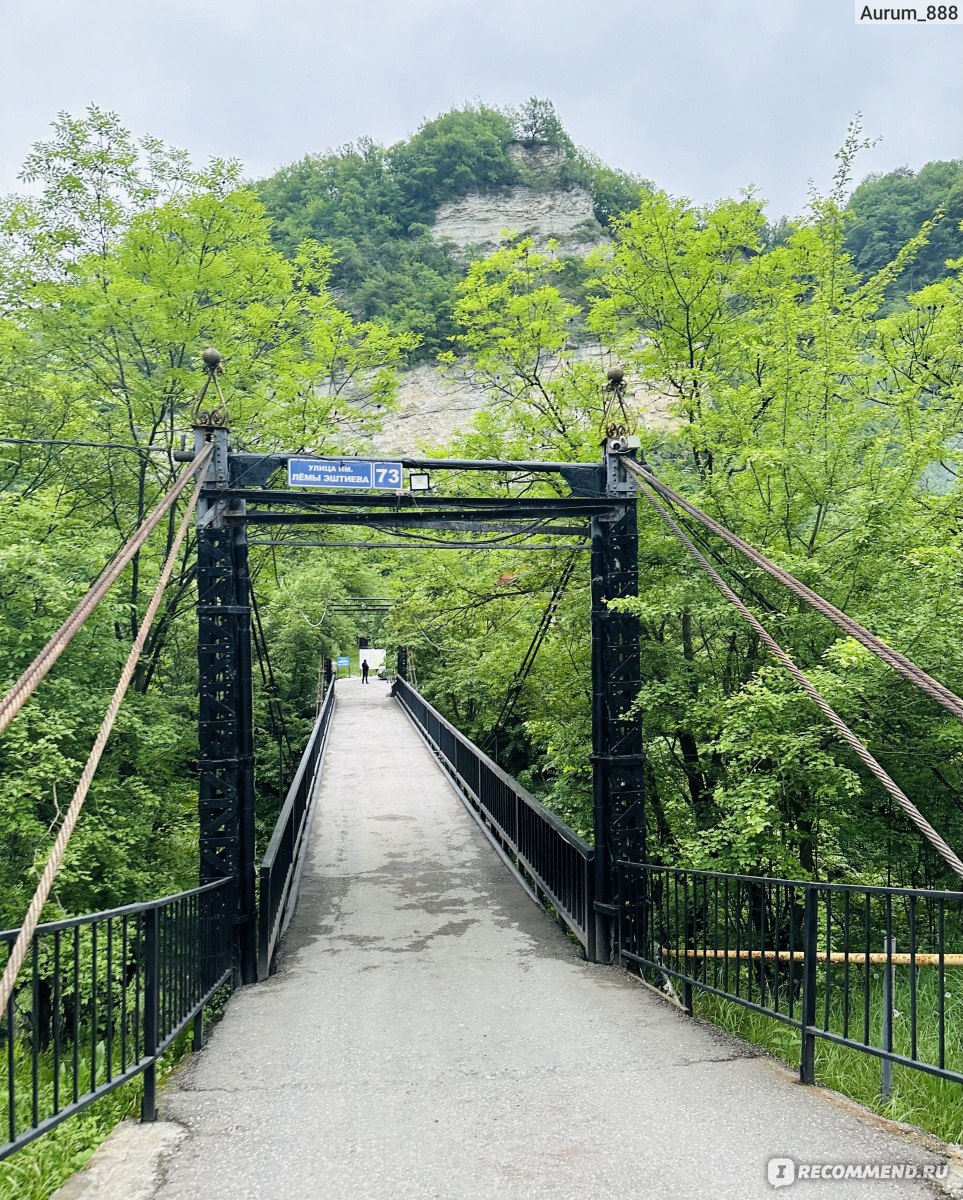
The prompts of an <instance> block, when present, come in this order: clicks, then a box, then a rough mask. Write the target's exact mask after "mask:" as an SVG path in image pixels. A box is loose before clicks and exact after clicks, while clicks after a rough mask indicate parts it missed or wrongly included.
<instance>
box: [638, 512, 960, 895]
mask: <svg viewBox="0 0 963 1200" xmlns="http://www.w3.org/2000/svg"><path fill="white" fill-rule="evenodd" d="M642 494H643V495H644V496H645V499H646V500H647V501H648V502H649V504H650V505H651V506H652V507H653V508H654V509H655V511H656V512H657V513H658V514H659V516H660V517H661V518H662V520H663V521H664V522H665V524H666V525H667V526H668V527H669V529H670V530H671V531H672V533H673V534H674V535H675V536H676V537H677V538H678V539H679V541H680V542H681V543H682V544H683V546H685V548H686V550H688V552H689V554H690V555H691V556H692V557H693V558H694V559H695V560H696V562H697V563H698V564H699V566H700V567H702V569H703V571H705V573H706V574H707V575H708V576H709V578H710V579H711V580H712V582H713V583H714V584H715V585H716V587H717V588H718V589H719V591H720V592H721V593H722V594H723V596H725V598H726V599H727V600H728V601H729V603H730V604H732V606H733V607H734V608H735V610H736V611H737V612H738V613H739V615H740V616H741V617H742V619H743V620H744V621H745V622H746V623H747V624H748V625H749V626H751V628H752V629H753V630H754V631H755V633H756V634H757V636H758V637H759V640H760V641H761V642H762V643H763V644H764V645H765V646H766V647H767V648H768V649H769V651H770V653H771V654H772V655H773V657H774V658H775V659H777V660H778V661H779V662H780V663H781V664H782V665H783V666H784V667H785V668H786V670H787V671H788V672H789V674H790V675H792V677H793V679H795V681H796V682H797V683H798V684H799V686H800V687H801V688H802V689H803V691H804V692H805V693H806V695H807V696H809V698H810V700H812V702H813V703H814V704H815V705H816V707H817V708H818V709H819V710H820V712H822V714H823V715H824V716H825V717H826V719H827V720H828V721H829V723H830V724H831V725H832V727H833V728H834V729H835V730H836V732H837V734H838V735H839V737H840V738H841V739H842V740H843V741H844V742H845V743H846V744H847V745H848V746H849V747H850V748H851V749H852V750H854V751H855V752H856V754H857V756H858V757H859V758H860V759H861V760H862V762H863V763H865V765H866V766H867V767H868V768H869V769H870V771H871V772H872V773H873V774H874V775H875V776H876V778H877V779H878V780H879V782H880V783H881V784H882V785H883V787H884V788H885V789H886V791H887V792H889V794H890V795H891V796H892V797H893V799H894V800H895V801H896V803H897V804H898V805H899V806H900V808H902V810H903V811H904V812H905V813H906V815H907V816H908V817H909V819H910V820H911V821H912V822H913V824H914V825H915V826H916V828H917V829H918V830H919V831H920V832H921V833H922V834H923V836H924V837H925V838H926V840H927V841H928V842H929V843H930V845H931V846H932V847H933V848H934V849H935V850H936V851H937V853H938V854H940V855H941V856H942V857H943V859H944V860H945V861H946V862H947V863H948V864H949V865H950V867H952V869H953V870H954V871H955V872H956V874H957V875H959V876H960V877H961V878H963V860H961V859H960V858H959V857H958V856H957V854H956V853H955V852H954V851H953V850H952V849H951V848H950V846H949V845H948V844H947V843H946V842H945V841H944V840H943V839H942V838H941V837H940V835H939V834H938V833H937V832H936V830H935V829H934V828H933V826H932V825H931V824H930V823H929V821H927V819H926V818H925V817H924V816H923V814H922V813H921V812H920V810H919V809H918V808H917V807H916V805H915V804H914V803H913V802H912V800H910V798H909V797H908V796H907V795H906V793H905V792H904V791H903V790H902V788H900V786H899V785H898V784H897V783H895V782H894V780H892V779H891V778H890V776H889V775H888V774H887V773H886V771H885V770H884V768H883V767H882V766H881V765H880V764H879V762H877V760H876V759H875V758H874V757H873V755H872V753H871V752H870V751H869V749H868V748H867V747H866V746H865V745H864V744H863V743H862V742H861V741H860V740H859V738H858V737H857V736H856V734H855V733H853V731H852V730H851V729H850V727H849V726H848V725H847V724H846V722H845V721H844V720H843V719H842V717H841V716H840V715H839V714H838V713H837V712H836V710H835V709H834V708H833V707H832V706H831V705H830V703H829V701H828V700H826V699H825V697H824V696H823V695H822V693H821V692H820V691H819V690H818V689H817V688H816V685H815V684H814V683H813V682H812V681H811V680H810V678H809V676H808V675H806V674H805V672H803V671H801V670H800V669H799V667H797V666H796V664H795V663H794V662H793V660H792V659H791V658H790V657H789V655H788V654H787V653H786V651H785V650H783V648H782V647H781V646H780V645H779V643H778V642H777V641H776V639H775V638H774V637H773V636H772V635H771V634H770V633H769V631H768V630H767V629H766V627H765V626H764V625H763V624H762V623H761V621H759V620H758V618H757V617H756V616H755V615H754V614H753V613H752V612H750V610H749V609H748V608H747V607H746V606H745V604H743V602H742V601H741V600H740V599H739V597H738V596H737V595H736V593H735V592H734V591H733V590H732V588H730V587H729V585H728V584H727V583H726V581H725V580H724V579H723V578H722V576H721V575H720V574H719V572H718V571H717V570H716V569H715V567H713V566H712V564H711V563H710V562H709V560H708V559H707V558H706V557H705V555H703V554H702V553H700V551H699V550H698V549H697V548H696V546H695V545H694V543H693V542H692V541H691V539H690V538H689V537H687V536H686V534H685V532H684V530H683V529H682V527H681V526H680V525H679V524H678V522H677V521H676V520H675V519H674V518H673V516H672V515H671V513H669V511H668V510H667V509H666V508H665V507H664V506H663V505H662V504H661V503H660V501H659V499H658V498H657V497H656V496H654V495H652V494H650V493H649V492H648V491H644V492H643V493H642Z"/></svg>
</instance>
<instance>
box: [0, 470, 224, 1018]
mask: <svg viewBox="0 0 963 1200" xmlns="http://www.w3.org/2000/svg"><path fill="white" fill-rule="evenodd" d="M182 479H185V481H186V477H184V476H182ZM199 497H200V488H199V487H198V488H195V489H194V493H193V495H192V496H191V498H190V501H189V502H188V505H187V510H186V511H185V513H184V517H183V520H182V521H181V523H180V527H179V528H178V530H177V534H176V535H175V538H174V541H173V543H172V544H171V548H170V551H169V553H168V555H167V559H166V561H165V562H164V566H163V568H162V569H161V573H160V577H159V578H158V580H157V586H156V587H155V589H154V594H153V595H152V596H151V599H150V603H149V604H148V606H147V611H146V612H145V613H144V619H143V621H142V622H141V625H140V629H139V630H138V631H137V637H136V638H135V639H134V643H133V645H132V646H131V648H130V653H129V654H128V656H127V661H126V662H125V663H124V669H123V670H122V671H121V673H120V679H119V680H118V681H117V686H116V687H115V688H114V694H113V696H112V697H111V700H110V704H109V705H108V707H107V712H106V713H105V715H104V719H103V721H102V722H101V725H100V729H99V730H98V732H97V737H96V739H95V740H94V744H93V748H92V749H91V751H90V754H89V756H88V758H87V762H86V763H85V764H84V769H83V771H82V772H81V775H80V779H79V781H78V783H77V787H76V790H75V791H74V795H73V799H72V800H71V801H70V805H69V807H68V808H67V812H66V814H65V816H64V819H63V823H62V825H61V826H60V829H59V831H58V832H57V838H56V841H55V842H54V845H53V848H52V850H51V851H50V854H49V856H48V858H47V862H46V865H45V866H44V869H43V874H42V875H41V876H40V881H39V883H38V884H37V888H36V891H35V892H34V894H33V899H32V900H31V901H30V905H29V907H28V908H27V913H26V916H25V917H24V920H23V925H22V926H21V928H20V932H19V933H18V934H17V939H16V941H15V942H14V944H13V946H12V948H11V950H10V957H9V958H8V960H7V964H6V966H5V967H4V971H3V977H2V978H0V1012H6V1010H7V1005H8V1003H9V1001H10V996H11V994H12V992H13V988H14V984H15V983H16V981H17V975H18V974H19V972H20V968H21V966H22V965H23V961H24V958H25V957H26V954H27V949H28V947H29V946H30V943H31V942H32V941H33V935H34V932H35V931H36V928H37V923H38V921H39V920H40V914H41V913H42V912H43V908H44V905H45V904H46V903H47V898H48V896H49V895H50V889H51V888H52V887H53V882H54V879H55V878H56V875H57V872H58V871H59V870H60V865H61V863H62V862H63V857H64V854H65V853H66V850H67V845H68V843H69V841H70V838H71V836H72V835H73V832H74V828H75V827H76V825H77V820H78V818H79V816H80V810H81V809H82V808H83V805H84V801H85V800H86V799H87V793H88V792H89V790H90V785H91V783H92V782H93V778H94V773H95V771H96V770H97V767H98V765H99V763H100V759H101V756H102V755H103V752H104V748H105V746H106V745H107V739H108V738H109V737H110V734H111V731H112V730H113V727H114V722H115V721H116V719H117V714H118V712H119V711H120V706H121V703H122V701H123V699H124V697H125V695H126V694H127V689H128V687H129V686H130V683H131V680H132V679H133V677H134V672H135V671H136V669H137V664H138V662H139V661H140V656H141V654H142V652H143V649H144V645H145V643H146V641H147V635H148V633H149V632H150V629H151V626H152V625H153V623H154V618H155V617H156V616H157V610H158V609H159V608H160V603H161V600H162V599H163V598H164V593H165V591H166V590H167V585H168V583H169V582H170V577H171V574H172V572H173V570H174V565H175V563H176V561H177V556H178V554H179V553H180V548H181V544H182V542H183V541H184V537H185V536H186V534H187V530H188V528H189V526H190V523H191V518H192V517H193V515H194V509H195V507H196V505H197V501H198V499H199Z"/></svg>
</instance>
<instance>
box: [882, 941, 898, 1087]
mask: <svg viewBox="0 0 963 1200" xmlns="http://www.w3.org/2000/svg"><path fill="white" fill-rule="evenodd" d="M895 949H896V939H895V938H887V939H886V965H885V966H884V967H883V1049H884V1050H887V1051H888V1052H889V1053H890V1054H892V1053H893V952H894V951H895ZM892 1094H893V1063H892V1060H891V1059H889V1058H884V1059H883V1070H882V1079H881V1083H880V1098H881V1099H882V1101H883V1103H884V1104H885V1103H887V1102H888V1100H889V1098H890V1097H891V1096H892Z"/></svg>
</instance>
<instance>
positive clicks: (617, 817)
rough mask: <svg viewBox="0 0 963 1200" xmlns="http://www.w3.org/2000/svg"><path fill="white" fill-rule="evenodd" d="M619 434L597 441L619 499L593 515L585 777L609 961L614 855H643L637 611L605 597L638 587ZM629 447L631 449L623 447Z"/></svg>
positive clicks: (599, 928)
mask: <svg viewBox="0 0 963 1200" xmlns="http://www.w3.org/2000/svg"><path fill="white" fill-rule="evenodd" d="M627 449H628V447H627V445H626V439H624V438H614V437H613V438H607V439H606V441H605V442H604V443H603V465H602V474H603V480H604V490H605V494H606V495H607V496H611V497H612V498H613V499H617V500H618V501H619V506H620V507H619V509H618V510H617V511H618V514H619V515H617V516H615V517H614V518H611V517H604V516H595V517H593V518H592V556H591V563H592V566H591V570H592V751H593V753H592V768H593V769H592V781H593V801H594V803H593V807H594V826H595V907H596V918H597V919H596V934H595V945H596V959H597V960H598V961H601V962H606V961H608V959H609V957H610V955H611V953H612V951H613V950H615V949H616V947H615V946H614V944H613V943H614V939H615V938H616V937H617V936H618V929H619V926H620V924H621V923H622V922H624V921H625V920H627V919H629V918H628V915H627V913H626V912H623V909H625V905H626V900H627V897H626V896H625V895H624V894H623V888H622V886H621V881H620V877H621V872H620V870H619V866H618V864H619V861H620V860H621V859H629V860H631V861H633V862H645V861H647V860H646V857H645V791H644V766H645V758H644V743H643V738H642V714H641V713H640V712H638V711H637V701H638V696H639V689H640V687H641V682H642V680H641V675H642V669H641V664H640V654H639V628H640V627H639V619H638V617H637V616H635V615H634V614H633V613H627V612H619V611H613V610H612V609H611V608H609V606H608V605H609V601H611V600H621V599H625V598H627V597H635V596H637V595H638V591H639V538H638V526H637V512H636V491H637V486H636V483H635V481H634V479H632V477H631V476H630V475H629V473H628V472H627V471H626V469H625V465H624V463H623V457H624V455H625V454H626V451H627ZM628 452H629V453H633V451H632V450H628Z"/></svg>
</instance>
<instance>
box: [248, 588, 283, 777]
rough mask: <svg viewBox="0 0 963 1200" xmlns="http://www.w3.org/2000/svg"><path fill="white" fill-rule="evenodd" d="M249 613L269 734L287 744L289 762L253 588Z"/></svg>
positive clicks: (275, 690) (281, 716)
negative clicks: (265, 705) (265, 700)
mask: <svg viewBox="0 0 963 1200" xmlns="http://www.w3.org/2000/svg"><path fill="white" fill-rule="evenodd" d="M251 611H252V612H253V614H254V622H253V625H252V632H253V634H254V639H253V640H254V649H255V652H256V653H257V660H258V667H259V669H260V672H261V683H262V685H263V687H264V690H265V692H266V693H267V695H268V719H269V720H270V722H271V732H272V733H273V734H274V736H275V740H276V741H277V742H278V743H279V744H280V742H281V739H282V738H283V739H284V741H285V742H286V743H287V747H288V759H289V761H290V760H291V759H292V758H293V757H294V750H293V749H292V746H291V738H290V736H289V734H288V727H287V722H286V721H285V719H284V708H283V706H282V704H281V699H280V694H281V689H280V688H279V687H278V681H277V677H276V676H275V674H274V664H273V663H272V662H271V655H270V652H269V651H268V644H267V638H266V637H265V636H264V625H263V623H262V621H261V609H260V607H259V605H258V602H257V596H256V595H255V592H254V588H253V587H252V588H251Z"/></svg>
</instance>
